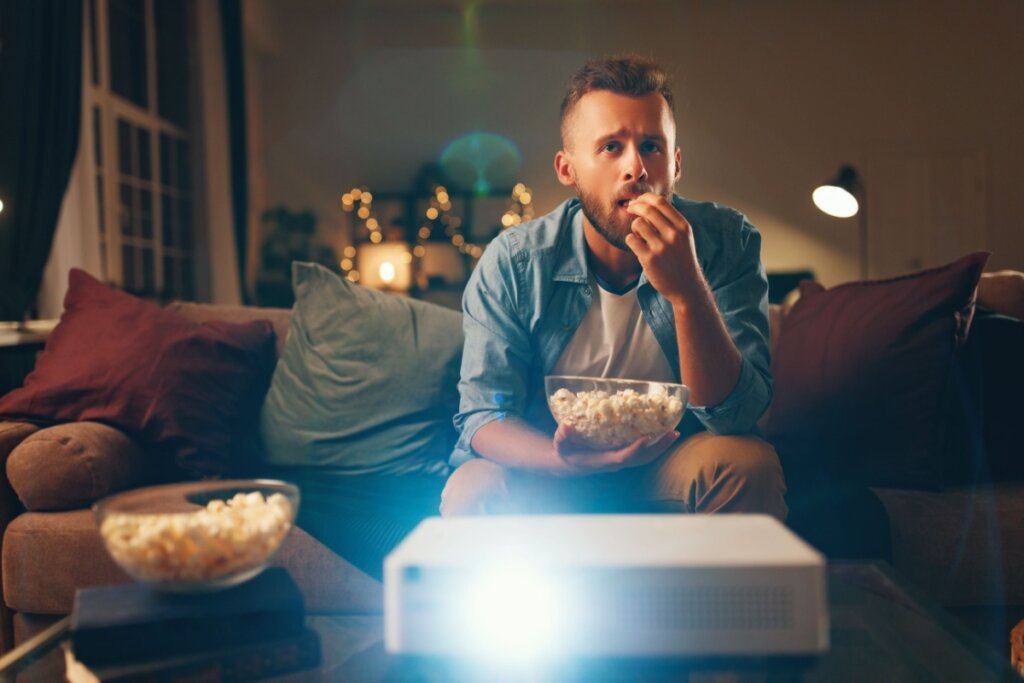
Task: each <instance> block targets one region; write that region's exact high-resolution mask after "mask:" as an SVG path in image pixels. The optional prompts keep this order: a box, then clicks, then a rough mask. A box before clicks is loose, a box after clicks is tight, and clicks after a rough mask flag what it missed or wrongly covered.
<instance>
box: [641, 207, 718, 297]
mask: <svg viewBox="0 0 1024 683" xmlns="http://www.w3.org/2000/svg"><path fill="white" fill-rule="evenodd" d="M627 211H629V212H630V213H632V214H634V215H635V216H636V218H635V219H633V224H632V226H631V229H632V232H631V233H630V234H629V235H626V246H628V247H629V248H630V249H631V250H632V251H633V253H634V254H636V257H637V259H638V260H639V261H640V265H641V266H642V267H643V269H644V273H645V274H646V275H647V279H648V280H649V281H650V283H651V286H653V287H654V288H655V289H656V290H658V292H659V293H660V294H661V295H662V296H663V297H665V298H666V299H668V300H669V302H670V303H672V304H673V305H676V304H686V303H687V302H688V301H690V300H692V298H693V297H694V296H698V292H701V291H702V290H703V289H705V287H706V285H705V283H704V274H703V273H702V272H701V269H700V264H699V263H698V261H697V250H696V248H695V247H694V243H693V231H692V229H691V228H690V223H689V221H687V220H686V218H684V217H683V215H682V214H681V213H679V211H677V210H676V207H675V206H673V205H672V200H671V199H669V198H668V197H663V196H661V195H657V194H654V193H652V192H648V193H646V194H642V195H640V196H639V197H637V198H636V199H634V200H633V201H632V202H630V204H629V207H628V208H627Z"/></svg>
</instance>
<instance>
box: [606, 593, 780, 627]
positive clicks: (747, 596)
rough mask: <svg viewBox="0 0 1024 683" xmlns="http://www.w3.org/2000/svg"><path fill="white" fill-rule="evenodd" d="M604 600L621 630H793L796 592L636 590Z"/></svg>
mask: <svg viewBox="0 0 1024 683" xmlns="http://www.w3.org/2000/svg"><path fill="white" fill-rule="evenodd" d="M607 597H611V596H607ZM602 602H605V605H604V606H603V607H604V608H605V609H607V610H608V613H609V614H611V615H616V618H617V620H618V622H619V626H620V627H621V626H624V625H625V624H635V625H636V627H637V628H643V629H653V630H658V631H697V630H699V631H716V630H730V631H736V630H742V631H777V630H787V629H791V628H793V593H792V590H791V589H789V588H786V587H773V586H751V587H741V586H736V587H722V586H711V587H702V586H692V587H688V588H673V589H665V588H664V587H650V586H634V587H633V588H632V590H629V591H625V592H623V593H620V594H619V595H617V596H616V598H615V599H613V600H608V601H602ZM612 603H614V604H612ZM602 611H603V610H602Z"/></svg>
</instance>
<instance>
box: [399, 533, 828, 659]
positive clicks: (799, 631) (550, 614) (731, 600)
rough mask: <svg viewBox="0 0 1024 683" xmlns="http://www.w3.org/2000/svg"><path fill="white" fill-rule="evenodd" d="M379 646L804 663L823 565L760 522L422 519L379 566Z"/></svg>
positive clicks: (819, 641)
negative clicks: (381, 614) (381, 611)
mask: <svg viewBox="0 0 1024 683" xmlns="http://www.w3.org/2000/svg"><path fill="white" fill-rule="evenodd" d="M384 644H385V648H386V650H387V651H388V652H390V653H393V654H400V655H410V656H425V657H436V656H441V657H458V658H461V657H469V658H490V659H493V658H496V657H507V658H512V659H516V660H522V659H523V658H526V657H531V658H536V657H544V656H549V657H559V658H560V657H587V658H590V657H596V658H605V657H609V658H619V657H623V658H633V657H657V658H676V657H682V658H689V657H698V658H705V657H769V656H786V657H807V656H814V655H817V654H820V653H822V652H824V651H825V650H827V649H828V645H829V643H828V607H827V600H826V585H825V561H824V558H823V557H822V556H821V555H820V554H819V553H817V552H816V551H814V550H813V549H812V548H811V547H810V546H808V545H807V544H806V543H804V542H803V541H802V540H800V539H799V538H798V537H797V536H795V535H794V534H793V533H792V532H790V531H789V530H788V529H787V528H786V527H785V526H783V525H782V524H781V523H779V522H778V521H776V520H775V519H774V518H772V517H768V516H766V515H739V514H731V515H554V516H542V515H531V516H494V517H460V518H451V519H441V518H431V519H428V520H426V521H424V522H422V523H421V524H420V525H419V526H418V527H416V529H415V530H414V531H413V532H412V533H411V534H409V536H408V537H406V538H405V540H403V541H402V543H401V544H400V545H399V546H398V547H397V548H396V549H395V550H394V551H393V552H392V553H391V554H390V555H388V556H387V558H385V560H384Z"/></svg>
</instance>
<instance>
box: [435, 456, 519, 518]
mask: <svg viewBox="0 0 1024 683" xmlns="http://www.w3.org/2000/svg"><path fill="white" fill-rule="evenodd" d="M507 500H508V470H506V469H505V468H504V467H502V466H501V465H498V464H496V463H493V462H491V461H490V460H485V459H483V458H475V459H473V460H470V461H469V462H467V463H464V464H463V465H461V466H459V468H458V469H456V470H455V471H454V472H452V474H451V476H449V477H448V481H447V483H445V486H444V490H443V491H442V492H441V507H440V512H441V516H443V517H455V516H460V515H484V514H488V513H493V512H497V511H499V508H500V507H501V506H502V505H503V504H504V503H505V502H506V501H507Z"/></svg>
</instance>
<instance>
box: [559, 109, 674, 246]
mask: <svg viewBox="0 0 1024 683" xmlns="http://www.w3.org/2000/svg"><path fill="white" fill-rule="evenodd" d="M567 123H568V125H567V130H566V136H565V138H566V139H565V140H564V144H565V149H564V150H562V151H560V152H559V153H558V154H557V155H556V156H555V170H556V172H557V173H558V179H559V181H560V182H561V183H562V184H563V185H568V186H574V187H575V188H576V192H577V194H578V195H579V198H580V203H581V204H582V205H583V215H584V216H585V217H586V218H587V220H588V221H589V222H590V224H591V225H592V226H593V227H594V229H595V230H597V232H598V233H600V234H601V235H602V236H603V237H604V238H605V239H606V240H608V242H610V243H611V244H612V245H614V246H616V247H618V248H619V249H622V250H625V251H628V247H627V246H626V242H625V238H626V235H628V234H629V232H630V225H631V224H632V222H633V220H634V219H635V218H636V216H634V215H633V214H630V213H629V212H627V211H626V204H627V203H628V201H630V200H632V199H635V198H636V197H638V196H639V195H641V194H644V193H645V192H654V193H656V194H660V195H663V196H666V197H667V196H670V195H671V194H672V187H673V185H674V184H675V181H676V179H677V178H678V177H679V162H680V152H679V149H678V148H677V147H676V146H675V132H676V130H675V122H674V121H673V120H672V112H671V111H670V109H669V106H668V103H667V102H665V98H663V97H662V96H661V95H660V94H659V93H656V92H655V93H650V94H648V95H643V96H642V97H628V96H626V95H619V94H616V93H613V92H610V91H608V90H593V91H591V92H589V93H587V94H586V95H584V96H583V97H581V98H580V100H579V102H577V103H576V106H575V107H573V109H572V110H571V111H570V113H569V120H568V122H567Z"/></svg>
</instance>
